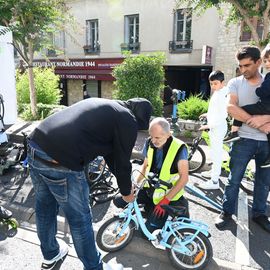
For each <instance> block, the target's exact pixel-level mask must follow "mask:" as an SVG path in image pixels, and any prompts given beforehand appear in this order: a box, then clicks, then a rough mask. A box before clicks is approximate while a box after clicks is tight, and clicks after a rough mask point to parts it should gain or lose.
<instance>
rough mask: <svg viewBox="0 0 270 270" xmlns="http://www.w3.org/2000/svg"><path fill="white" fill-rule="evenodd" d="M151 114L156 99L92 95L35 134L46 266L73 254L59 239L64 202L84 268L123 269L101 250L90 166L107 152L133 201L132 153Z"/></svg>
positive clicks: (33, 166)
mask: <svg viewBox="0 0 270 270" xmlns="http://www.w3.org/2000/svg"><path fill="white" fill-rule="evenodd" d="M151 112H152V106H151V103H150V102H149V101H148V100H146V99H143V98H134V99H130V100H128V101H119V100H108V99H102V98H90V99H85V100H83V101H80V102H78V103H76V104H74V105H72V106H70V107H68V108H65V109H64V110H62V111H60V112H58V113H55V114H54V115H52V116H50V117H48V118H46V119H45V120H44V121H43V122H42V123H41V124H40V125H39V126H38V127H37V128H36V129H35V130H34V131H33V132H32V134H31V135H30V136H29V142H28V146H29V151H28V156H29V157H28V158H29V166H30V175H31V178H32V182H33V186H34V189H35V195H36V204H35V210H36V223H37V233H38V237H39V240H40V243H41V251H42V254H43V257H44V261H43V263H42V266H41V269H55V267H59V264H60V263H61V262H62V261H63V260H64V258H65V256H66V255H67V253H68V248H67V245H66V244H65V243H62V242H59V243H58V241H57V240H56V237H55V235H56V232H57V219H56V218H57V214H58V209H59V206H60V207H61V209H62V210H63V211H64V213H65V216H66V218H67V221H68V223H69V226H70V231H71V234H72V238H73V242H74V246H75V249H76V252H77V255H78V257H79V259H80V260H81V261H82V263H83V266H84V269H85V270H90V269H91V270H93V269H96V270H101V269H119V268H110V267H108V265H107V266H105V264H103V263H102V261H101V258H100V253H99V252H98V251H97V249H96V246H95V240H94V232H93V228H92V222H91V221H92V215H91V210H90V207H89V188H88V184H87V180H86V177H85V174H84V166H85V165H87V164H88V163H89V162H90V161H91V160H93V159H95V158H96V157H97V156H103V157H104V159H105V161H106V163H107V165H108V166H109V169H110V170H111V172H112V173H113V174H114V175H115V177H116V179H117V184H118V186H119V189H120V193H121V194H122V197H123V199H124V200H125V201H126V202H130V201H133V199H134V195H133V190H132V184H131V163H130V157H131V153H132V148H133V147H134V145H135V142H136V138H137V131H138V130H141V129H148V124H149V119H150V115H151Z"/></svg>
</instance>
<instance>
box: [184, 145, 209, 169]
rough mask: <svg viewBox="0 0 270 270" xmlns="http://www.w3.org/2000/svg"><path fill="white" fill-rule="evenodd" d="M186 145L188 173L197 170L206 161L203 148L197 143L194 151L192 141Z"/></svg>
mask: <svg viewBox="0 0 270 270" xmlns="http://www.w3.org/2000/svg"><path fill="white" fill-rule="evenodd" d="M187 146H188V165H189V173H195V172H198V171H199V170H200V169H201V168H202V167H203V166H204V164H205V162H206V156H205V153H204V151H203V149H202V148H201V147H200V146H199V145H198V146H197V147H196V149H195V151H194V149H193V147H194V146H193V143H187Z"/></svg>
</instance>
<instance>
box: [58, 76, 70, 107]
mask: <svg viewBox="0 0 270 270" xmlns="http://www.w3.org/2000/svg"><path fill="white" fill-rule="evenodd" d="M59 88H60V90H61V94H62V98H61V100H60V105H65V106H68V96H67V80H66V79H60V82H59Z"/></svg>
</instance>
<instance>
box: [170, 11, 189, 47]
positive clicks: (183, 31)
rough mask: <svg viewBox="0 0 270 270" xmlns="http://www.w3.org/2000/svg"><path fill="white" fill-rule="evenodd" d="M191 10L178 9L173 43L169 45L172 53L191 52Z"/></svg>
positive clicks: (175, 15)
mask: <svg viewBox="0 0 270 270" xmlns="http://www.w3.org/2000/svg"><path fill="white" fill-rule="evenodd" d="M191 23H192V12H191V9H178V10H176V12H175V14H174V31H173V41H170V43H169V49H170V52H178V51H179V52H183V51H184V52H191V50H192V46H193V41H192V40H191Z"/></svg>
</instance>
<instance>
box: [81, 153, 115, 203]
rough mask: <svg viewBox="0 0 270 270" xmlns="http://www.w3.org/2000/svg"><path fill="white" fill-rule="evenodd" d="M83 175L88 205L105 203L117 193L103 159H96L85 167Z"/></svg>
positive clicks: (111, 175)
mask: <svg viewBox="0 0 270 270" xmlns="http://www.w3.org/2000/svg"><path fill="white" fill-rule="evenodd" d="M85 175H86V178H87V181H88V185H89V189H90V194H89V199H90V205H91V206H94V204H98V203H105V202H108V201H110V200H112V199H113V198H115V196H116V195H117V194H118V193H119V189H118V187H115V186H114V183H113V177H114V176H113V174H112V173H111V172H110V170H109V168H108V166H107V165H106V162H105V160H104V158H103V157H100V156H99V157H97V158H96V159H94V160H93V161H91V162H90V163H89V164H88V165H87V166H86V167H85Z"/></svg>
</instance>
